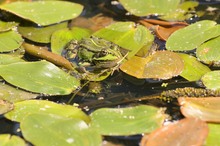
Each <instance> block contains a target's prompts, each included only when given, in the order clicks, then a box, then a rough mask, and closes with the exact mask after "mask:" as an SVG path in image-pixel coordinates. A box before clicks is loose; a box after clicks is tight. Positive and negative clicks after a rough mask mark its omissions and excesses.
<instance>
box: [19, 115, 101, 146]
mask: <svg viewBox="0 0 220 146" xmlns="http://www.w3.org/2000/svg"><path fill="white" fill-rule="evenodd" d="M21 130H22V134H23V136H24V138H25V139H27V140H28V141H30V142H31V143H32V144H33V145H39V146H52V145H57V146H61V145H62V146H99V145H101V141H102V137H101V135H100V134H98V133H97V132H96V131H95V130H92V129H91V128H89V127H88V126H87V124H86V123H85V122H84V121H82V120H80V119H72V118H67V117H63V116H58V115H53V114H40V113H38V114H31V115H28V116H26V117H25V118H24V120H23V121H22V122H21Z"/></svg>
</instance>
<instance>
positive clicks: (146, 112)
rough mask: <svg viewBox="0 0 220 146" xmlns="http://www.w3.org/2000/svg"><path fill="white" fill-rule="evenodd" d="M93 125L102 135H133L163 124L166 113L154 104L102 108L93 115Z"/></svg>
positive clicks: (149, 130) (147, 131)
mask: <svg viewBox="0 0 220 146" xmlns="http://www.w3.org/2000/svg"><path fill="white" fill-rule="evenodd" d="M90 116H91V119H92V121H91V127H92V128H95V129H97V130H98V131H99V132H100V134H102V135H132V134H141V133H150V132H152V131H153V130H155V129H156V128H159V127H161V126H162V123H163V121H164V118H165V115H164V114H163V113H162V110H161V109H159V108H156V107H153V106H146V105H140V106H136V107H129V108H102V109H98V110H96V111H94V112H93V113H92V114H91V115H90Z"/></svg>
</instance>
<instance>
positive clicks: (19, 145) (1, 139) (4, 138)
mask: <svg viewBox="0 0 220 146" xmlns="http://www.w3.org/2000/svg"><path fill="white" fill-rule="evenodd" d="M0 144H1V146H27V144H25V141H24V140H23V139H21V138H20V137H18V136H15V135H10V134H1V135H0Z"/></svg>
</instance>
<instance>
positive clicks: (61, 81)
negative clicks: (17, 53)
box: [0, 61, 80, 95]
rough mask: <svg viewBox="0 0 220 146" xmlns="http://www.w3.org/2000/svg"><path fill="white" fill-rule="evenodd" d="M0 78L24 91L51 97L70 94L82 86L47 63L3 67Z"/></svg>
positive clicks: (25, 63) (17, 64)
mask: <svg viewBox="0 0 220 146" xmlns="http://www.w3.org/2000/svg"><path fill="white" fill-rule="evenodd" d="M0 76H2V77H3V78H4V79H5V80H6V81H7V82H9V83H10V84H13V85H15V86H18V87H20V88H22V89H26V90H28V91H32V92H37V93H43V94H50V95H65V94H70V93H71V92H72V91H74V90H75V89H76V88H77V87H78V86H79V84H80V83H79V80H78V79H76V78H74V77H73V76H71V75H69V74H67V73H66V72H64V71H63V70H61V69H60V68H58V67H57V66H55V65H54V64H52V63H49V62H47V61H37V62H18V63H12V64H8V65H1V66H0Z"/></svg>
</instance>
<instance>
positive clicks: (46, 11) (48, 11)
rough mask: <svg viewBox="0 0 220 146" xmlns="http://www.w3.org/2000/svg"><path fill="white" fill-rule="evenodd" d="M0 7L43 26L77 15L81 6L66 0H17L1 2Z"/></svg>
mask: <svg viewBox="0 0 220 146" xmlns="http://www.w3.org/2000/svg"><path fill="white" fill-rule="evenodd" d="M0 9H2V10H5V11H9V12H11V13H13V14H15V15H17V16H19V17H22V18H24V19H27V20H30V21H33V22H35V23H37V24H39V25H42V26H45V25H50V24H54V23H58V22H61V21H65V20H69V19H73V18H75V17H77V16H78V15H79V14H80V13H81V12H82V9H83V7H82V6H81V5H79V4H76V3H72V2H67V1H33V2H25V1H17V2H13V3H9V4H3V5H1V6H0Z"/></svg>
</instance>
